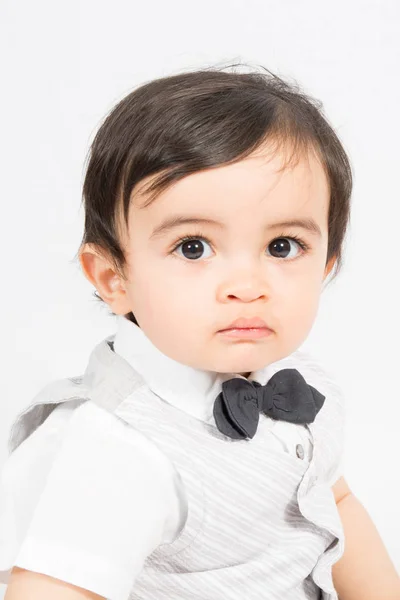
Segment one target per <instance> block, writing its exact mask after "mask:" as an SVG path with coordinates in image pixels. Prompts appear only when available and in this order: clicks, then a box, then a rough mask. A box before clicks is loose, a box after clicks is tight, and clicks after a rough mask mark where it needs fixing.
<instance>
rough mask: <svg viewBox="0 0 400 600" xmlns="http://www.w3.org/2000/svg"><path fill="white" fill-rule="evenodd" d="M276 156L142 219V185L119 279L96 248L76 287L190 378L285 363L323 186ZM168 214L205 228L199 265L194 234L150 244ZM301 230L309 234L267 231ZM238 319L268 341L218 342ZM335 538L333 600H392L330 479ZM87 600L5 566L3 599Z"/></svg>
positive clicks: (178, 191) (321, 271)
mask: <svg viewBox="0 0 400 600" xmlns="http://www.w3.org/2000/svg"><path fill="white" fill-rule="evenodd" d="M282 158H283V156H282V155H280V154H273V153H271V152H269V151H268V148H262V149H261V151H259V152H257V153H254V154H253V155H252V156H250V157H248V158H247V159H245V160H242V161H240V162H238V163H236V164H233V165H229V166H223V167H218V168H215V169H209V170H207V171H203V172H201V173H195V174H193V175H190V176H187V177H186V178H184V179H183V180H181V181H179V182H178V183H177V184H175V185H174V186H173V187H171V188H169V189H168V190H167V191H165V192H163V194H162V195H161V196H160V197H159V198H158V199H157V200H156V201H155V202H154V203H153V204H151V205H150V206H149V207H147V208H142V205H143V202H144V200H145V194H143V193H141V191H140V190H141V189H142V191H143V189H145V184H146V183H149V182H150V181H151V178H150V179H149V180H148V181H147V182H146V181H144V182H143V185H141V186H140V187H139V189H138V190H136V191H135V194H134V195H133V196H132V202H131V207H130V213H129V227H128V229H127V230H125V228H124V227H123V225H121V238H122V241H123V248H124V250H125V252H126V256H127V261H128V268H127V271H126V272H125V274H124V276H121V274H120V273H118V272H116V270H115V269H114V267H113V264H112V262H111V261H108V260H107V259H106V258H104V257H103V256H102V255H101V254H100V253H98V252H97V250H96V248H94V247H92V246H91V245H85V246H84V247H83V248H82V249H81V252H80V262H81V265H82V269H83V272H84V274H85V276H86V277H87V279H88V280H89V281H90V282H91V283H92V284H93V285H94V286H95V287H96V289H97V291H98V293H99V295H100V296H101V297H102V298H103V300H104V301H105V302H107V304H108V305H109V306H110V308H111V309H112V311H113V312H114V313H115V314H127V313H129V312H130V311H132V312H133V313H134V315H135V317H136V319H137V321H138V323H139V325H140V327H141V328H142V329H143V330H144V332H145V333H146V335H147V336H148V337H149V339H150V340H151V341H152V342H153V344H154V345H155V346H156V347H157V348H158V349H159V350H160V351H161V352H163V353H164V354H166V355H168V356H170V357H171V358H173V359H175V360H177V361H179V362H181V363H183V364H186V365H189V366H192V367H195V368H199V369H205V370H212V371H217V372H230V373H242V374H245V375H246V376H247V375H248V374H249V373H251V372H252V371H255V370H257V369H259V368H262V367H264V366H266V365H268V364H270V363H272V362H275V361H277V360H279V359H281V358H283V357H285V356H288V355H289V354H291V353H292V352H294V350H296V349H297V348H298V347H299V346H300V345H301V343H302V342H303V341H304V340H305V339H306V337H307V335H308V333H309V331H310V329H311V327H312V325H313V322H314V320H315V317H316V314H317V310H318V304H319V299H320V295H321V291H322V286H323V282H324V280H325V278H326V277H327V275H328V274H329V272H330V271H331V269H332V267H333V266H334V262H335V258H334V257H333V258H332V259H331V260H330V261H329V262H327V260H326V259H327V243H328V207H329V187H328V182H327V180H326V177H325V174H324V171H323V168H322V166H321V165H320V163H319V162H318V160H317V158H316V157H315V156H314V155H313V154H312V153H310V154H309V155H308V156H303V157H302V159H301V160H300V161H299V162H298V164H297V165H295V166H294V167H293V168H288V169H285V170H283V171H282V172H281V173H279V172H278V170H279V168H280V166H281V164H282V162H281V161H282ZM171 215H180V216H182V215H184V216H189V215H191V216H197V217H207V218H211V219H215V220H217V221H219V222H221V223H223V225H224V227H223V228H222V227H217V226H215V225H209V224H208V225H207V224H203V225H201V230H200V231H201V233H202V236H201V237H203V236H206V238H207V239H208V242H207V243H204V254H203V255H201V256H200V258H197V259H190V258H185V255H184V253H183V246H180V247H179V248H178V249H177V251H176V252H175V253H173V254H172V253H171V252H172V250H173V249H174V248H175V246H176V245H177V243H178V238H180V237H183V236H185V235H186V236H187V235H192V236H193V237H197V238H198V237H199V236H198V234H199V229H198V227H199V226H194V225H180V226H179V227H177V228H175V229H173V230H170V231H168V232H164V234H163V235H159V236H156V237H152V235H151V234H152V232H153V230H154V229H155V228H157V227H158V226H159V225H160V224H161V222H162V221H163V220H164V219H165V218H167V217H170V216H171ZM293 219H312V220H313V221H314V223H315V224H316V225H317V227H318V229H319V231H320V235H316V234H315V233H311V232H309V231H307V230H305V229H304V228H301V227H299V226H293V225H291V226H290V227H283V226H279V227H278V226H276V223H277V222H282V221H287V220H293ZM293 235H295V236H298V237H299V238H300V239H301V240H304V242H305V243H306V244H307V245H308V250H307V251H303V250H302V249H301V248H300V247H299V246H297V244H296V243H295V242H290V243H289V248H290V254H289V257H282V256H272V252H271V250H270V248H271V243H272V242H274V240H276V239H277V238H282V237H285V238H288V237H291V236H293ZM239 317H260V318H262V319H264V320H265V321H266V323H267V325H268V326H269V327H270V328H271V329H272V333H271V335H269V336H268V337H266V338H260V339H256V340H243V339H232V338H226V337H224V336H221V334H220V333H218V332H219V330H221V329H222V328H226V327H227V326H228V325H229V324H230V323H231V322H232V321H233V320H235V319H237V318H239ZM332 492H333V496H334V499H335V502H336V504H337V508H338V512H339V515H340V518H341V521H342V524H343V529H344V534H345V551H344V554H343V556H342V558H341V559H340V560H339V561H338V562H337V563H336V564H335V565H333V568H332V576H333V582H334V586H335V588H336V590H337V592H338V594H339V598H340V600H360V598H362V599H363V600H376V599H377V598H382V600H383V599H385V600H400V580H399V577H398V574H397V572H396V569H395V567H394V565H393V564H392V562H391V560H390V558H389V556H388V553H387V551H386V549H385V547H384V545H383V543H382V540H381V538H380V537H379V534H378V531H377V530H376V528H375V526H374V524H373V522H372V521H371V519H370V517H369V515H368V513H367V512H366V510H365V508H364V507H363V506H362V504H361V503H360V502H359V501H358V499H357V498H356V497H355V496H354V494H353V493H352V492H351V490H350V488H349V486H348V485H347V482H346V481H345V479H344V478H343V477H341V478H340V479H339V480H338V481H337V482H336V484H335V485H334V486H333V488H332ZM28 597H29V598H30V600H39V599H40V600H50V598H51V599H54V598H57V599H58V600H81V599H83V598H85V599H86V600H90V599H93V600H94V599H95V598H99V599H100V598H101V597H100V596H98V595H96V594H94V593H93V592H90V591H88V590H84V589H82V588H78V587H76V586H74V585H72V584H69V583H67V582H63V581H60V580H58V579H55V578H52V577H50V576H47V575H45V574H41V573H34V572H31V571H27V570H24V569H20V568H18V567H14V569H13V570H12V574H11V579H10V583H9V585H8V588H7V592H6V596H5V600H22V599H25V598H28Z"/></svg>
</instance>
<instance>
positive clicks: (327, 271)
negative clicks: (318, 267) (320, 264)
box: [324, 256, 336, 280]
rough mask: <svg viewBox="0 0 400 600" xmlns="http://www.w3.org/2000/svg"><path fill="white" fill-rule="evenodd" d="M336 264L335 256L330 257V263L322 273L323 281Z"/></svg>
mask: <svg viewBox="0 0 400 600" xmlns="http://www.w3.org/2000/svg"><path fill="white" fill-rule="evenodd" d="M335 263H336V256H332V258H331V259H330V261H329V262H328V263H327V265H326V267H325V271H324V280H325V279H326V278H327V277H328V275H329V273H330V272H331V271H332V269H333V267H334V266H335Z"/></svg>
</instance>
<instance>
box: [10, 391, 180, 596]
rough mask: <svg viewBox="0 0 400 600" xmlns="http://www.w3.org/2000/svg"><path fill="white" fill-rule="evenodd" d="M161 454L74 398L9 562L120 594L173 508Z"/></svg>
mask: <svg viewBox="0 0 400 600" xmlns="http://www.w3.org/2000/svg"><path fill="white" fill-rule="evenodd" d="M27 441H29V438H28V440H27ZM22 446H23V445H22ZM22 446H21V448H22ZM164 458H165V463H164V462H163V455H162V453H161V452H160V451H159V449H158V448H157V447H156V446H154V445H153V444H152V443H151V442H150V440H148V439H147V438H146V437H145V436H144V435H142V434H141V433H140V432H138V431H136V430H134V429H133V428H131V427H130V426H127V424H126V423H124V422H122V421H121V420H119V419H117V418H116V417H115V416H114V415H112V414H110V413H108V412H106V411H104V410H103V409H101V408H99V407H97V406H96V405H95V404H93V403H91V402H86V403H85V404H83V405H81V406H79V407H78V408H77V409H76V410H75V411H74V414H73V416H72V417H71V419H70V421H69V423H68V426H67V427H66V430H65V432H64V435H63V439H62V443H61V444H60V447H59V448H58V450H57V452H56V455H55V457H54V460H53V461H52V464H51V467H50V468H49V470H48V473H47V476H46V481H45V482H44V485H43V489H42V491H41V493H40V496H39V498H38V499H37V502H36V504H35V506H34V510H33V511H32V515H31V518H30V521H29V524H28V526H27V528H26V533H25V536H24V538H23V539H22V540H21V543H20V545H19V547H18V551H17V552H16V555H15V556H14V558H13V564H16V565H18V566H20V567H23V568H26V569H29V570H32V571H37V572H40V573H44V574H47V575H49V576H52V577H55V578H57V579H61V580H63V581H67V582H68V583H71V584H73V585H77V586H79V587H82V588H85V589H88V590H90V591H92V592H94V593H97V594H99V595H100V596H103V597H105V598H108V599H110V600H123V599H126V598H127V597H128V596H129V593H130V591H131V589H132V587H133V585H134V580H135V577H136V576H137V575H138V574H139V572H140V571H141V569H142V567H143V563H144V561H145V559H146V557H147V556H148V555H150V554H151V553H152V552H153V550H154V549H155V548H157V546H158V545H159V544H161V543H163V538H164V534H165V528H166V524H167V523H168V520H169V519H170V518H171V512H172V511H173V510H176V506H175V504H174V503H176V495H175V487H174V484H173V472H172V469H171V468H168V467H169V462H167V458H166V457H164ZM10 503H12V501H11V498H10V499H9V504H10ZM8 509H11V507H10V506H4V510H8ZM0 555H1V548H0ZM1 568H2V566H1V565H0V569H1Z"/></svg>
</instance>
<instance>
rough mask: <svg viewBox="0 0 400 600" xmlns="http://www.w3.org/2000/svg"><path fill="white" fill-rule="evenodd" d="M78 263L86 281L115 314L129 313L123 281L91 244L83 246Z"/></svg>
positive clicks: (111, 265) (109, 262) (108, 261)
mask: <svg viewBox="0 0 400 600" xmlns="http://www.w3.org/2000/svg"><path fill="white" fill-rule="evenodd" d="M79 262H80V264H81V267H82V271H83V274H84V275H85V277H86V279H87V280H88V281H90V283H91V284H92V285H93V286H94V287H95V288H96V290H97V292H98V294H99V296H100V297H101V298H102V299H103V300H104V302H106V303H107V304H108V305H109V306H110V308H111V310H112V311H113V312H114V313H115V314H127V313H128V312H130V310H131V308H130V307H129V302H128V296H127V293H126V289H125V286H124V281H123V279H122V277H121V276H120V275H119V274H118V273H117V271H116V270H115V267H114V266H113V264H112V262H111V261H110V260H107V258H106V257H105V256H104V254H102V253H101V252H100V251H99V250H98V249H97V248H96V247H95V246H93V245H92V244H84V246H83V247H82V248H81V250H80V252H79Z"/></svg>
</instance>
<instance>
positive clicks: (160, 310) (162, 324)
mask: <svg viewBox="0 0 400 600" xmlns="http://www.w3.org/2000/svg"><path fill="white" fill-rule="evenodd" d="M281 160H282V155H275V156H274V157H273V158H272V159H271V160H269V161H267V160H266V154H264V155H261V154H260V151H259V152H258V153H257V155H256V154H254V155H253V156H252V157H250V158H247V159H245V160H243V161H241V162H239V163H236V164H234V165H231V166H223V167H218V168H216V169H211V170H208V171H203V172H201V173H195V174H193V175H190V176H187V177H186V178H184V179H183V180H181V181H179V182H178V183H177V184H175V186H174V187H171V188H169V189H168V190H167V191H165V192H164V193H163V194H162V195H161V196H159V198H158V199H156V200H155V201H154V203H153V204H151V205H150V206H149V207H147V208H140V205H141V204H143V203H144V199H143V198H142V200H141V199H140V196H139V195H136V196H135V195H134V197H133V199H132V206H131V211H130V217H129V228H130V233H129V240H128V241H126V239H127V238H125V243H126V252H127V260H128V265H129V271H128V281H127V282H124V287H125V290H126V295H125V305H124V307H123V308H122V310H119V311H118V312H119V313H120V314H125V313H127V312H129V311H130V310H131V311H133V313H134V315H135V317H136V318H137V321H138V323H139V325H140V327H141V328H142V329H143V331H144V333H145V334H146V335H147V336H148V337H149V339H150V340H151V341H152V342H153V343H154V345H155V346H156V347H157V348H158V349H159V350H161V352H163V353H164V354H166V355H167V356H170V357H171V358H173V359H175V360H177V361H179V362H181V363H184V364H187V365H190V366H192V367H195V368H200V369H206V370H211V371H218V372H235V373H240V372H251V371H254V370H257V369H259V368H262V367H264V366H266V365H268V364H270V363H272V362H275V361H277V360H279V359H281V358H283V357H285V356H287V355H289V354H291V353H292V352H293V351H294V350H296V349H297V348H298V347H299V346H300V345H301V343H302V342H303V341H304V340H305V338H306V337H307V335H308V333H309V331H310V329H311V327H312V324H313V321H314V319H315V317H316V313H317V309H318V303H319V298H320V293H321V291H322V284H323V280H324V278H325V276H326V275H327V274H328V272H329V270H330V268H332V266H333V264H334V261H331V264H330V265H329V266H328V267H327V266H326V257H327V243H328V206H329V187H328V182H327V179H326V176H325V174H324V171H323V168H322V166H321V165H320V164H319V163H318V162H317V159H316V158H315V156H314V155H310V156H309V161H307V159H306V158H303V159H301V160H300V161H299V163H298V164H297V165H296V166H295V167H294V168H292V169H290V168H289V169H287V170H284V171H283V172H282V173H280V174H279V173H276V170H277V169H278V168H279V167H280V166H281V164H282V163H281ZM172 217H185V218H195V217H196V218H202V219H212V220H215V221H218V222H219V223H220V225H214V224H207V223H203V224H199V225H196V224H181V225H178V226H175V227H171V228H168V229H164V230H160V231H159V233H157V234H155V233H154V232H155V231H156V230H158V229H160V227H161V225H162V223H163V222H164V221H165V220H166V219H171V218H172ZM300 219H301V220H306V221H313V222H314V224H315V226H316V227H317V228H318V229H319V231H320V234H319V233H317V232H315V231H310V230H307V229H305V228H304V227H302V226H301V225H299V224H297V225H296V224H293V225H287V226H285V225H278V224H279V223H283V222H288V221H293V220H300ZM200 233H201V235H200ZM184 236H192V237H193V238H194V240H193V243H194V244H196V241H195V240H198V241H197V248H196V246H193V243H192V246H190V243H188V242H186V243H184V244H183V245H180V246H179V247H178V248H177V250H176V251H174V248H175V247H176V246H177V245H178V243H179V240H180V239H181V238H182V237H184ZM292 236H297V237H298V238H299V239H300V240H302V241H304V243H305V244H306V245H307V246H308V247H309V249H308V250H302V248H301V247H300V245H299V244H298V243H296V241H295V240H293V239H287V238H291V237H292ZM204 238H206V240H205V239H204ZM279 238H285V239H284V240H282V239H280V241H281V247H279V243H278V244H276V243H275V245H274V244H272V242H274V240H277V239H279ZM279 248H281V249H279ZM196 252H197V254H196ZM190 256H194V257H195V258H190ZM114 312H115V307H114ZM240 317H246V318H252V317H259V318H261V319H263V320H264V321H265V322H266V324H267V326H268V327H269V328H270V329H271V330H272V331H271V333H270V334H269V335H267V336H266V337H261V338H259V339H242V338H232V337H227V336H226V335H223V334H221V333H220V330H221V329H224V328H227V327H228V326H229V325H230V324H231V322H232V321H234V320H236V319H238V318H240Z"/></svg>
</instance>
